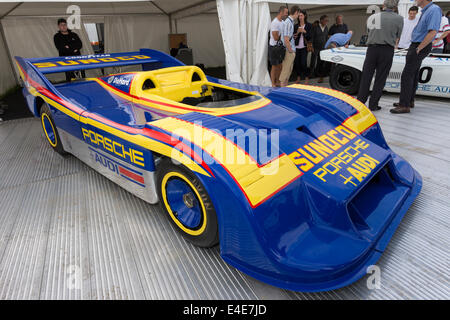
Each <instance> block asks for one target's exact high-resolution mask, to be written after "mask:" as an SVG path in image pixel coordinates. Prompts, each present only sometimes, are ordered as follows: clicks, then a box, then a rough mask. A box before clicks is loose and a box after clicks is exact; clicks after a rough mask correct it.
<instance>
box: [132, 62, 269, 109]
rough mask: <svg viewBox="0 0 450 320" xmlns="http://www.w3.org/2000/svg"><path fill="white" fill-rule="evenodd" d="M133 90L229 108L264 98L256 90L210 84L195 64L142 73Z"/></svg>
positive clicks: (142, 95) (143, 95) (144, 95)
mask: <svg viewBox="0 0 450 320" xmlns="http://www.w3.org/2000/svg"><path fill="white" fill-rule="evenodd" d="M132 86H133V88H132V91H133V92H134V95H136V96H138V97H140V98H144V99H145V98H146V99H152V98H154V97H155V96H158V97H160V98H165V99H169V100H172V101H175V102H178V103H182V104H187V105H190V106H196V107H200V108H228V107H237V106H242V105H245V104H248V103H252V102H255V101H259V100H262V99H264V98H263V97H262V96H261V95H259V94H257V93H252V92H248V91H243V90H239V89H233V88H228V87H225V86H222V85H219V84H216V83H211V82H209V81H208V79H207V78H206V76H205V74H204V72H203V71H202V70H201V69H200V68H198V67H196V66H180V67H172V68H164V69H158V70H153V71H147V72H142V73H140V74H138V75H137V76H136V78H135V79H134V80H133V84H132Z"/></svg>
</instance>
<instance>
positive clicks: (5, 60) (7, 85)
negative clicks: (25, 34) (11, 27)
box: [0, 37, 16, 96]
mask: <svg viewBox="0 0 450 320" xmlns="http://www.w3.org/2000/svg"><path fill="white" fill-rule="evenodd" d="M0 42H1V44H0V96H1V95H2V94H3V93H4V92H6V91H7V90H9V89H11V88H13V87H14V86H15V85H16V79H15V78H14V73H13V70H12V68H11V63H10V61H9V57H8V52H7V51H6V50H7V49H6V45H4V44H3V39H2V38H1V37H0Z"/></svg>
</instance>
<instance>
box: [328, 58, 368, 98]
mask: <svg viewBox="0 0 450 320" xmlns="http://www.w3.org/2000/svg"><path fill="white" fill-rule="evenodd" d="M360 81H361V71H359V70H357V69H355V68H352V67H349V66H344V65H340V64H338V65H335V66H334V67H333V68H332V69H331V72H330V85H331V88H333V89H335V90H338V91H342V92H345V93H347V94H350V95H353V94H356V93H357V92H358V89H359V83H360Z"/></svg>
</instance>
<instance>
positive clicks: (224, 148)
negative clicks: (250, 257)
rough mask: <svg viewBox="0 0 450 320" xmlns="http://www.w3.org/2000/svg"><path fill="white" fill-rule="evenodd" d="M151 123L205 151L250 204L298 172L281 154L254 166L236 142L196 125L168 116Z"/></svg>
mask: <svg viewBox="0 0 450 320" xmlns="http://www.w3.org/2000/svg"><path fill="white" fill-rule="evenodd" d="M152 125H153V126H155V127H158V128H161V129H164V130H166V131H169V132H172V133H174V134H176V135H177V136H180V137H182V138H183V139H187V140H189V141H191V142H193V143H194V144H196V145H198V146H200V147H201V148H202V149H203V150H204V151H205V152H208V153H209V154H210V155H211V156H212V157H213V158H214V159H215V160H216V161H217V162H218V163H220V164H222V165H223V166H224V167H225V168H226V169H227V171H228V172H229V173H230V174H231V175H232V177H233V178H234V179H235V180H236V182H237V183H238V184H239V186H240V187H241V189H242V190H243V191H244V193H245V194H246V195H247V198H248V200H249V201H250V204H251V205H252V206H256V205H258V204H259V203H261V202H262V201H264V200H265V199H266V198H268V197H269V196H271V195H272V194H273V193H275V192H276V191H278V190H280V189H281V188H282V187H284V186H285V185H286V184H288V183H289V182H290V181H292V180H294V179H295V178H297V177H299V176H300V175H302V173H301V171H300V170H298V169H297V167H296V166H295V165H294V164H293V163H292V161H290V159H289V157H288V156H287V155H285V154H283V155H282V156H281V157H279V158H278V159H276V160H274V161H272V162H271V163H269V164H266V165H265V166H263V167H258V164H257V163H256V161H255V160H254V159H253V158H251V157H250V156H249V155H248V154H246V153H245V152H244V151H243V150H242V149H241V148H239V147H238V146H237V145H236V144H234V143H232V142H231V141H229V140H227V139H226V138H225V137H223V136H222V135H220V134H218V133H216V132H214V131H212V130H209V129H207V128H204V127H201V126H199V125H196V124H193V123H190V122H186V121H183V120H180V119H176V118H172V117H168V118H164V119H160V120H157V121H154V122H152Z"/></svg>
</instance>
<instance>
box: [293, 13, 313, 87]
mask: <svg viewBox="0 0 450 320" xmlns="http://www.w3.org/2000/svg"><path fill="white" fill-rule="evenodd" d="M311 31H312V24H311V23H309V22H308V17H307V14H306V11H305V10H300V13H299V15H298V23H297V24H296V25H295V26H294V39H295V49H296V51H295V52H296V53H295V62H294V70H295V72H296V73H297V81H296V82H295V83H300V81H301V80H302V78H304V79H305V84H308V82H309V70H308V62H307V58H308V42H310V41H311Z"/></svg>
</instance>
